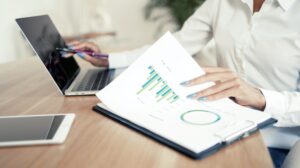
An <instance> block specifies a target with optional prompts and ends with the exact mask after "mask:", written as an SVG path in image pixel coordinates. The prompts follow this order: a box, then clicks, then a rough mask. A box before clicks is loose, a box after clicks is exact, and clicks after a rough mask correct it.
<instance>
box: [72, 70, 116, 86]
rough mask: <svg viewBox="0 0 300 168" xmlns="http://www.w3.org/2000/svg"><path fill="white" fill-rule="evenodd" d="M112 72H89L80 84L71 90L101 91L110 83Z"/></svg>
mask: <svg viewBox="0 0 300 168" xmlns="http://www.w3.org/2000/svg"><path fill="white" fill-rule="evenodd" d="M113 72H114V70H98V69H91V70H89V71H88V72H87V73H86V74H85V76H84V77H83V80H82V81H81V82H80V84H79V85H78V86H76V87H74V88H73V89H72V91H94V90H101V89H102V88H104V87H105V86H106V84H107V83H108V82H109V81H110V78H111V76H112V74H113Z"/></svg>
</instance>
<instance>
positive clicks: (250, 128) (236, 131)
mask: <svg viewBox="0 0 300 168" xmlns="http://www.w3.org/2000/svg"><path fill="white" fill-rule="evenodd" d="M256 130H257V124H256V123H255V122H253V121H250V120H245V121H242V122H238V123H236V124H233V125H231V126H229V127H228V128H225V129H223V130H221V131H218V132H216V133H215V136H217V137H219V138H220V139H221V142H222V143H226V144H231V143H233V142H234V141H236V140H238V139H241V138H244V137H247V136H249V135H250V133H252V132H254V131H256Z"/></svg>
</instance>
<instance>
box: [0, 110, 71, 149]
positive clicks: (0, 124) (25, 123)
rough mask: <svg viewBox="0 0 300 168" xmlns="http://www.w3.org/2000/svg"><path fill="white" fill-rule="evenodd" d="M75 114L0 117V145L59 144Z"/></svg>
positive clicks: (63, 138)
mask: <svg viewBox="0 0 300 168" xmlns="http://www.w3.org/2000/svg"><path fill="white" fill-rule="evenodd" d="M74 118H75V114H72V113H70V114H47V115H22V116H1V117H0V147H7V146H24V145H42V144H61V143H63V142H64V141H65V139H66V137H67V135H68V132H69V130H70V128H71V125H72V123H73V120H74Z"/></svg>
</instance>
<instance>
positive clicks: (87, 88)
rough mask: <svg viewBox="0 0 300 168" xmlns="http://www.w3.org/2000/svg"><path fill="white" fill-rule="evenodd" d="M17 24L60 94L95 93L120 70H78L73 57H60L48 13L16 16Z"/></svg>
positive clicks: (59, 45)
mask: <svg viewBox="0 0 300 168" xmlns="http://www.w3.org/2000/svg"><path fill="white" fill-rule="evenodd" d="M16 22H17V24H18V25H19V27H20V28H21V31H22V33H23V35H24V36H25V38H26V39H27V41H28V42H29V43H30V45H31V47H32V48H33V50H34V52H35V53H36V54H37V55H38V56H39V58H40V60H41V61H42V63H43V65H44V66H45V67H46V69H47V71H48V72H49V74H50V76H51V78H52V79H53V81H54V82H55V84H56V86H57V87H58V89H59V90H60V92H61V93H62V94H63V95H66V96H75V95H95V94H96V92H98V91H99V90H101V89H102V88H104V87H105V86H106V85H107V84H108V83H110V82H111V81H112V80H113V79H114V78H115V77H116V76H117V75H118V74H120V73H121V72H122V71H123V69H103V68H102V69H101V68H94V69H81V68H80V67H79V65H78V63H77V62H76V60H75V59H74V58H73V57H69V58H64V57H62V56H61V54H60V52H59V51H57V50H56V48H66V47H67V46H66V43H65V42H64V40H63V39H62V37H61V36H60V34H59V32H58V30H57V29H56V27H55V25H54V24H53V22H52V21H51V19H50V17H49V16H48V15H41V16H34V17H26V18H18V19H16Z"/></svg>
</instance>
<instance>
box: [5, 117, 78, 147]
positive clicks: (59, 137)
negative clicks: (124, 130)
mask: <svg viewBox="0 0 300 168" xmlns="http://www.w3.org/2000/svg"><path fill="white" fill-rule="evenodd" d="M42 116H53V117H54V116H65V117H64V119H63V121H62V122H61V124H60V126H59V127H58V129H57V131H56V132H55V134H54V136H53V138H52V139H38V140H21V141H4V142H0V147H10V146H28V145H46V144H62V143H63V142H64V141H65V139H66V137H67V135H68V133H69V130H70V128H71V126H72V123H73V121H74V118H75V114H73V113H68V114H43V115H18V116H0V119H3V118H27V117H42Z"/></svg>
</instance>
